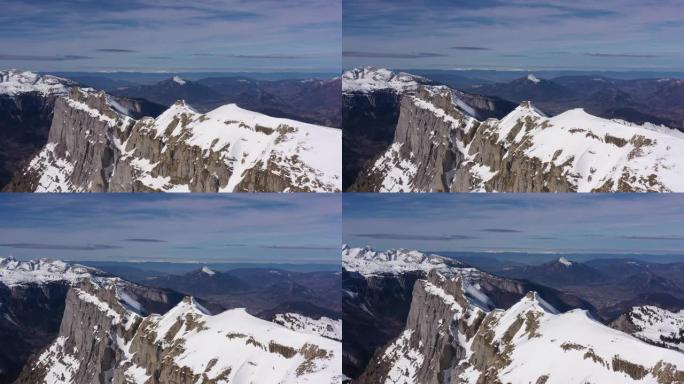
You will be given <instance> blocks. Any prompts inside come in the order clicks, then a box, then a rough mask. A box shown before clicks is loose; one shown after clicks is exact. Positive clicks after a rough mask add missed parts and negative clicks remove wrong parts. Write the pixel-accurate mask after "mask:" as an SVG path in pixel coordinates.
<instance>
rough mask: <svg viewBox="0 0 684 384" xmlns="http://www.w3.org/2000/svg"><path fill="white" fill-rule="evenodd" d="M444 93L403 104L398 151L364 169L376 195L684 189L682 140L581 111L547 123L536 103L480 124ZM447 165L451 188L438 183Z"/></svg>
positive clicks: (429, 90)
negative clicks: (437, 178)
mask: <svg viewBox="0 0 684 384" xmlns="http://www.w3.org/2000/svg"><path fill="white" fill-rule="evenodd" d="M439 88H441V87H425V88H421V89H423V91H420V90H419V91H418V92H417V93H416V95H411V96H408V99H407V100H409V101H410V103H405V104H402V114H401V116H400V119H399V125H398V128H397V135H396V136H395V141H394V143H393V144H392V145H391V146H390V147H389V148H388V149H387V150H386V151H385V152H384V153H382V155H381V156H379V157H378V158H377V159H376V160H375V162H374V163H372V164H371V165H370V166H369V167H368V169H367V171H366V176H365V177H367V178H368V179H370V180H372V181H373V185H374V186H373V187H372V189H373V190H376V191H379V192H418V191H433V190H435V188H437V187H436V185H442V183H444V184H445V185H443V186H440V187H439V188H438V190H442V189H445V190H452V191H473V192H477V191H490V192H492V191H499V192H511V191H512V192H541V191H549V190H550V191H574V192H591V191H605V192H608V191H658V192H678V191H684V178H683V177H681V175H682V174H684V133H682V132H679V131H677V130H674V129H670V128H668V127H665V126H659V125H654V124H650V123H645V124H641V125H640V124H634V123H629V122H626V121H622V120H609V119H604V118H600V117H596V116H593V115H590V114H588V113H586V112H585V111H584V110H582V109H573V110H569V111H566V112H564V113H561V114H559V115H557V116H552V117H549V116H545V115H544V114H543V113H541V112H540V111H539V110H538V109H537V108H535V107H534V106H533V105H532V103H531V102H523V103H521V104H520V106H518V107H517V108H516V109H515V110H513V111H512V112H510V113H509V114H508V115H507V116H505V117H504V118H502V119H500V120H499V119H493V118H492V119H487V120H479V119H478V118H477V116H476V115H474V114H473V113H472V111H469V110H468V106H467V105H464V103H462V102H461V101H460V100H459V99H458V98H455V94H454V93H453V92H452V93H442V94H441V95H438V96H439V97H434V96H435V90H438V89H439ZM447 98H448V99H451V103H450V105H449V106H448V107H447V106H445V102H444V100H445V99H447ZM407 105H410V108H407ZM454 107H455V108H454ZM459 112H460V113H459ZM428 116H431V118H428ZM400 128H401V130H400ZM431 147H432V148H437V149H439V150H429V148H431ZM444 147H448V149H442V148H444ZM446 151H450V152H456V153H455V154H453V155H449V156H446V155H443V154H442V153H444V152H446ZM431 156H441V157H440V158H437V159H435V158H430V157H431ZM454 158H455V159H457V161H456V162H454V163H451V162H452V159H454ZM443 162H449V163H448V164H446V163H444V164H443ZM430 164H433V165H430ZM442 167H443V168H445V171H444V172H445V173H446V174H447V175H448V176H447V177H446V179H445V180H446V181H445V182H442V181H440V180H436V179H435V178H436V177H437V176H436V175H440V174H441V172H442V170H441V168H442ZM533 176H534V177H533Z"/></svg>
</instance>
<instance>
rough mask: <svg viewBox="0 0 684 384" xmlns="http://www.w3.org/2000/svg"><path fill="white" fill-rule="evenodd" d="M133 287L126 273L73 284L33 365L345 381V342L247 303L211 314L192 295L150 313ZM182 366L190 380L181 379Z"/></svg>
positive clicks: (159, 378) (68, 375)
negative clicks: (267, 315) (106, 345)
mask: <svg viewBox="0 0 684 384" xmlns="http://www.w3.org/2000/svg"><path fill="white" fill-rule="evenodd" d="M133 288H135V286H134V285H133V284H132V283H129V282H126V281H124V280H121V279H95V280H88V281H85V282H84V283H83V284H82V285H79V286H77V287H74V288H72V291H71V292H70V294H69V295H68V297H67V308H66V309H65V319H64V320H63V321H62V328H61V330H60V335H59V337H58V338H57V340H56V341H55V342H54V343H53V344H51V345H50V346H48V347H47V348H46V349H45V350H44V351H43V352H42V354H41V355H40V357H39V359H37V361H35V362H34V363H33V365H32V366H31V367H28V368H27V369H25V372H34V373H33V374H34V375H39V376H32V377H34V378H35V377H43V378H44V382H47V383H61V384H80V383H81V382H84V381H83V380H89V378H91V377H92V375H93V374H95V375H97V372H95V373H92V372H88V371H89V370H90V368H89V367H90V366H91V364H96V366H97V364H102V365H103V366H104V365H105V364H106V365H107V367H109V368H108V373H107V375H109V377H112V378H113V382H126V383H129V384H145V383H146V384H162V383H167V382H178V383H195V382H206V383H208V382H211V383H216V384H228V383H231V384H249V383H264V384H269V383H273V384H287V383H311V384H318V383H323V384H328V383H330V384H335V383H340V382H341V377H342V367H341V356H342V345H341V343H340V342H339V341H336V340H331V339H329V338H325V337H322V336H320V335H317V334H314V333H310V332H299V331H295V330H292V329H288V328H286V327H283V326H281V325H279V324H276V323H273V322H269V321H265V320H262V319H259V318H256V317H254V316H251V315H249V314H248V313H247V312H246V311H245V310H244V309H232V310H228V311H225V312H223V313H219V314H216V315H211V314H209V312H208V311H207V310H206V309H205V308H204V307H203V306H202V305H200V304H199V303H197V301H196V300H194V299H193V298H191V297H186V298H185V299H183V300H182V301H181V302H179V303H178V304H177V305H176V306H174V307H173V308H171V309H170V310H169V311H167V312H166V313H164V314H151V315H147V314H146V311H145V309H144V308H143V306H142V305H141V304H140V303H141V302H142V300H141V298H140V297H138V296H137V295H135V294H133V293H132V292H133V291H136V292H141V291H140V290H141V289H143V288H142V287H139V286H137V288H135V289H133ZM142 292H144V291H142ZM81 317H83V321H79V320H78V319H79V318H81ZM79 327H86V328H87V329H81V328H79ZM90 328H92V329H90ZM103 338H110V339H111V340H112V344H111V346H110V347H111V348H112V351H111V352H112V353H115V355H110V352H106V351H102V350H101V349H99V348H98V347H97V345H98V342H99V341H100V340H102V339H103ZM93 345H95V346H94V347H93ZM91 348H92V351H87V350H85V349H91ZM84 353H85V354H86V356H84V355H83V354H84ZM100 358H102V359H103V361H98V360H97V359H100ZM93 359H95V360H94V361H93ZM105 360H106V361H105ZM86 364H87V365H88V366H86ZM178 372H183V375H184V376H185V377H186V379H182V380H180V381H175V380H177V379H174V378H176V377H178V376H177V375H178ZM119 380H123V381H119ZM198 380H199V381H198Z"/></svg>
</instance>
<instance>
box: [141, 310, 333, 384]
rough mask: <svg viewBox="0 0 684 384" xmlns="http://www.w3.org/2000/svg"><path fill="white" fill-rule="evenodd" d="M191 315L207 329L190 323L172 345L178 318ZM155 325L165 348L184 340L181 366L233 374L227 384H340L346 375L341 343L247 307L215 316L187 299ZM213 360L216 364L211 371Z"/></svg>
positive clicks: (211, 373)
mask: <svg viewBox="0 0 684 384" xmlns="http://www.w3.org/2000/svg"><path fill="white" fill-rule="evenodd" d="M188 316H190V317H192V318H193V321H194V322H195V323H198V324H201V325H200V326H198V327H196V328H192V327H190V326H189V325H186V326H184V327H182V328H181V329H179V330H178V331H177V332H175V337H173V338H172V340H171V341H169V340H168V335H169V332H173V331H171V327H172V326H173V325H174V324H176V322H177V319H179V318H187V317H188ZM151 321H152V323H153V324H154V325H153V328H154V330H155V332H156V333H157V335H159V337H158V339H157V342H158V343H161V345H166V344H173V343H178V342H179V341H182V343H183V345H184V347H185V348H184V351H183V353H181V354H179V355H177V356H175V357H174V359H175V362H176V364H177V365H178V366H183V367H189V368H190V369H191V370H192V371H194V372H205V373H207V376H208V377H209V378H214V377H217V376H219V375H220V374H222V373H224V372H230V373H229V374H228V375H226V377H225V379H224V381H225V382H226V383H228V382H230V383H236V384H237V383H245V384H246V383H252V382H260V383H335V382H338V381H339V378H340V375H341V364H340V360H339V359H340V358H341V356H342V347H341V344H340V343H339V342H336V341H333V340H330V339H326V338H323V337H321V336H318V335H311V334H307V333H300V332H295V331H292V330H290V329H287V328H285V327H283V326H280V325H278V324H274V323H271V322H268V321H265V320H261V319H258V318H256V317H254V316H251V315H249V314H248V313H247V312H246V311H245V310H243V309H233V310H228V311H226V312H223V313H221V314H218V315H215V316H211V315H208V314H207V313H206V311H205V310H203V309H202V308H201V307H199V306H198V305H197V304H196V303H195V302H194V301H192V300H184V301H183V302H181V303H180V304H179V305H178V306H177V307H176V308H174V309H173V310H171V311H169V312H168V313H166V314H164V315H162V316H155V317H154V318H152V319H151ZM191 328H192V329H191ZM165 335H166V336H165ZM213 359H216V362H215V363H214V364H213V366H212V367H211V369H207V362H209V361H210V360H211V361H213Z"/></svg>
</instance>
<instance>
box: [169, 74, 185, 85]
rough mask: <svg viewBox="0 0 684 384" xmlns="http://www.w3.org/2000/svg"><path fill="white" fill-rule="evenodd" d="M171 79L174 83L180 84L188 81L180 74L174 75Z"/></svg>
mask: <svg viewBox="0 0 684 384" xmlns="http://www.w3.org/2000/svg"><path fill="white" fill-rule="evenodd" d="M171 80H173V82H174V83H176V84H178V85H185V83H186V81H185V80H183V78H181V77H180V76H174V77H173V78H172V79H171Z"/></svg>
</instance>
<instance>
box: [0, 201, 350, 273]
mask: <svg viewBox="0 0 684 384" xmlns="http://www.w3.org/2000/svg"><path fill="white" fill-rule="evenodd" d="M0 217H2V220H0V257H6V256H15V257H17V258H21V259H30V258H39V257H50V258H59V259H63V260H100V261H101V260H107V261H176V262H198V263H209V262H212V263H218V262H233V263H237V262H239V263H249V262H254V263H316V264H326V263H330V264H339V257H340V256H339V246H340V233H341V198H340V195H338V194H285V195H282V194H235V195H233V194H228V195H153V194H135V195H131V194H94V195H79V196H74V195H54V194H52V195H31V194H2V195H1V196H0Z"/></svg>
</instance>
